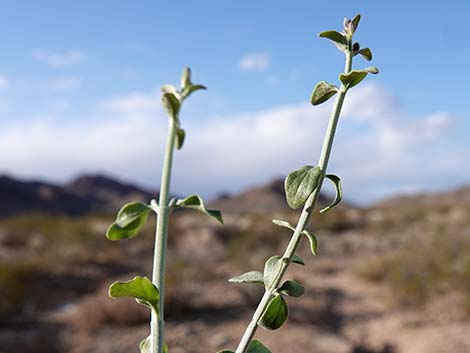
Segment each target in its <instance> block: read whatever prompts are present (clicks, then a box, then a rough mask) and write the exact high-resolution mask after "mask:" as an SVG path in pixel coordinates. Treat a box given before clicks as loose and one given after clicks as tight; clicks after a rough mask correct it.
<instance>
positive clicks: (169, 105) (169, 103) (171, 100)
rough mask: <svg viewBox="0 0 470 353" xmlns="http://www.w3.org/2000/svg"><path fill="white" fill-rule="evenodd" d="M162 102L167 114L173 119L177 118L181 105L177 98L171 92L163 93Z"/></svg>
mask: <svg viewBox="0 0 470 353" xmlns="http://www.w3.org/2000/svg"><path fill="white" fill-rule="evenodd" d="M162 103H163V108H165V110H166V112H167V113H168V115H169V116H170V117H171V118H173V119H177V118H178V113H179V111H180V106H181V102H180V101H179V99H178V98H177V97H176V96H175V95H174V94H173V93H163V96H162Z"/></svg>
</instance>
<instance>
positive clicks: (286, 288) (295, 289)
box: [279, 281, 305, 298]
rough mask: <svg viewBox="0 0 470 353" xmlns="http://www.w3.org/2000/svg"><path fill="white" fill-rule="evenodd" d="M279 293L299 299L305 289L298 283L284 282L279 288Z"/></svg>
mask: <svg viewBox="0 0 470 353" xmlns="http://www.w3.org/2000/svg"><path fill="white" fill-rule="evenodd" d="M279 292H280V293H283V294H287V295H289V296H291V297H296V298H298V297H301V296H302V295H303V294H304V292H305V288H304V286H302V285H301V284H300V283H297V282H296V281H285V282H284V283H283V284H282V286H281V288H279Z"/></svg>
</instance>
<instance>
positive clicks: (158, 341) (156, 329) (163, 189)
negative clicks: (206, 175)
mask: <svg viewBox="0 0 470 353" xmlns="http://www.w3.org/2000/svg"><path fill="white" fill-rule="evenodd" d="M169 121H170V126H169V131H168V137H167V143H166V148H165V157H164V160H163V171H162V180H161V185H160V198H159V202H158V217H157V230H156V235H155V249H154V257H153V273H152V282H153V283H154V284H155V285H156V286H157V288H158V289H159V291H160V300H159V302H158V312H159V313H158V317H157V314H156V313H155V312H154V311H153V310H152V317H151V322H150V336H151V352H152V353H162V352H163V345H164V342H165V340H164V334H165V333H164V328H165V326H164V303H165V267H166V246H167V237H168V218H169V208H168V203H169V192H170V180H171V167H172V163H173V151H174V146H175V138H176V130H177V126H176V123H175V121H174V119H171V118H170V119H169Z"/></svg>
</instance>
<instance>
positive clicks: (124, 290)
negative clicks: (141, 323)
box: [106, 68, 223, 353]
mask: <svg viewBox="0 0 470 353" xmlns="http://www.w3.org/2000/svg"><path fill="white" fill-rule="evenodd" d="M202 89H206V88H205V87H204V86H202V85H195V84H193V83H192V82H191V70H190V69H189V68H186V69H185V70H184V71H183V74H182V76H181V87H180V89H177V88H176V87H175V86H173V85H164V86H163V87H162V104H163V107H164V109H165V111H166V113H167V114H168V118H169V119H168V123H169V130H168V137H167V142H166V148H165V155H164V160H163V168H162V178H161V185H160V197H159V201H158V203H157V201H156V200H152V201H151V202H150V204H148V205H147V204H144V203H142V202H131V203H128V204H126V205H124V206H123V207H122V208H121V210H120V211H119V212H118V214H117V217H116V220H115V221H114V223H113V224H111V225H110V226H109V228H108V230H107V232H106V236H107V238H108V239H110V240H123V239H129V238H133V237H135V236H136V235H137V234H138V233H139V231H140V229H141V228H142V226H143V225H144V224H145V223H146V221H147V218H148V216H149V214H150V213H152V212H153V213H155V214H156V216H157V221H156V235H155V249H154V259H153V272H152V281H150V280H149V279H148V278H146V277H135V278H134V279H132V280H130V281H128V282H115V283H113V284H112V285H111V287H110V289H109V296H110V297H112V298H119V297H132V298H135V300H136V301H137V302H138V303H139V304H142V305H145V306H147V307H148V308H150V310H151V322H150V336H148V337H147V338H145V339H144V340H143V341H142V342H141V343H140V345H139V348H140V351H141V353H163V352H167V351H168V347H167V345H166V344H165V339H164V305H163V303H164V295H165V268H166V246H167V238H168V221H169V216H170V210H171V209H174V208H178V207H184V208H192V209H196V210H199V211H201V212H203V213H205V214H207V215H209V216H211V217H213V218H214V219H216V220H217V221H218V222H220V223H222V222H223V221H222V215H221V213H220V212H219V211H216V210H209V209H207V208H206V206H205V205H204V201H203V200H202V198H201V197H200V196H198V195H191V196H188V197H187V198H184V199H181V200H177V199H171V200H170V197H169V193H170V181H171V171H172V164H173V152H174V150H175V148H176V149H178V150H179V149H181V148H182V147H183V144H184V140H185V136H186V132H185V131H184V130H183V129H182V128H181V122H180V119H179V115H180V111H181V107H182V104H183V102H184V100H185V99H186V98H188V97H189V96H190V95H191V94H192V93H194V92H196V91H198V90H202Z"/></svg>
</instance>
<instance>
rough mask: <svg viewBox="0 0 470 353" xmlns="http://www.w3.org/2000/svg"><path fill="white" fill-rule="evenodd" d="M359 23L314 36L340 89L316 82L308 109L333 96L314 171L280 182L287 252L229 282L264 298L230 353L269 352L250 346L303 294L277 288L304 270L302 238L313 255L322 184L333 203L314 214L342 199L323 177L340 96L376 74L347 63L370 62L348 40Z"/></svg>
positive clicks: (293, 287) (294, 286)
mask: <svg viewBox="0 0 470 353" xmlns="http://www.w3.org/2000/svg"><path fill="white" fill-rule="evenodd" d="M360 19H361V16H360V15H356V16H355V17H354V18H353V19H352V20H348V19H345V20H344V28H343V32H342V33H340V32H338V31H333V30H331V31H325V32H322V33H320V34H319V36H320V37H322V38H326V39H329V40H331V41H332V42H333V43H334V44H335V45H336V47H338V49H339V50H341V51H342V52H344V54H345V56H346V64H345V68H344V72H342V73H341V74H340V75H339V81H340V86H339V87H338V86H336V85H333V84H331V83H328V82H325V81H322V82H319V83H318V84H317V85H316V86H315V88H314V89H313V93H312V96H311V103H312V104H313V105H318V104H321V103H323V102H325V101H327V100H328V99H329V98H331V97H333V96H335V95H336V101H335V103H334V105H333V110H332V112H331V116H330V120H329V124H328V128H327V131H326V134H325V139H324V142H323V147H322V150H321V154H320V159H319V162H318V166H315V167H314V166H310V165H306V166H304V167H302V168H299V169H297V170H295V171H293V172H292V173H290V174H289V175H288V176H287V178H286V179H285V183H284V187H285V194H286V199H287V203H288V205H289V207H291V208H293V209H298V208H300V207H302V206H303V210H302V213H301V214H300V217H299V220H298V223H297V225H296V226H293V225H291V224H290V223H288V222H286V221H280V220H273V222H274V224H276V225H278V226H280V227H285V228H287V229H289V230H290V231H292V232H293V234H292V237H291V239H290V241H289V243H288V245H287V248H286V250H285V252H284V254H283V255H282V256H278V255H275V256H272V257H270V258H269V259H268V260H267V261H266V264H265V266H264V272H263V273H261V272H259V271H250V272H247V273H244V274H242V275H240V276H238V277H235V278H232V279H230V281H231V282H235V283H252V284H259V285H262V286H264V287H265V292H264V295H263V297H262V298H261V300H260V302H259V304H258V307H257V308H256V311H255V312H254V314H253V318H252V319H251V321H250V323H249V324H248V326H247V328H246V330H245V332H244V334H243V336H242V338H241V340H240V343H239V345H238V347H237V349H236V351H235V353H245V352H248V353H270V350H269V349H268V348H267V347H266V346H264V345H263V344H262V343H261V342H260V341H258V340H254V339H253V338H254V336H255V333H256V330H257V328H258V326H261V327H263V328H266V329H268V330H276V329H278V328H279V327H281V325H282V324H283V323H284V322H285V321H286V319H287V314H288V308H287V303H286V301H285V299H284V297H285V296H291V297H300V296H301V295H302V294H303V293H304V287H303V286H302V285H301V284H300V283H298V282H296V281H294V280H286V281H284V282H283V277H284V274H285V273H286V270H287V268H288V267H289V265H290V264H291V263H294V264H299V265H304V261H303V260H302V258H301V257H300V256H299V255H298V254H296V251H297V249H298V247H299V244H300V241H301V239H302V238H303V237H305V238H307V239H308V241H309V243H310V250H311V252H312V254H313V255H316V253H317V239H316V237H315V234H314V233H313V232H311V231H309V230H307V229H306V226H307V225H308V223H309V221H310V219H311V217H312V214H313V212H314V208H315V203H316V201H317V199H318V196H319V195H320V190H321V187H322V184H323V181H324V180H325V179H328V180H330V181H331V182H332V183H333V185H334V186H335V188H336V197H335V199H334V201H333V203H332V204H331V205H329V206H327V207H325V208H323V209H322V210H320V213H323V212H326V211H328V210H330V209H331V208H332V207H334V206H335V205H337V204H338V203H339V202H340V201H341V198H342V191H341V182H340V178H339V177H338V176H336V175H334V174H327V166H328V160H329V158H330V154H331V149H332V146H333V139H334V135H335V131H336V127H337V124H338V120H339V117H340V112H341V108H342V106H343V102H344V98H345V96H346V93H347V92H348V91H349V89H351V88H352V87H354V86H356V85H357V84H358V83H360V82H361V81H362V80H363V79H364V78H365V77H366V76H367V75H368V74H377V73H378V69H377V68H376V67H368V68H366V69H361V70H353V69H352V61H353V58H354V57H355V56H357V55H360V56H362V57H363V58H364V59H365V60H367V61H369V60H372V52H371V50H370V49H369V48H361V47H360V45H359V43H357V42H354V41H353V35H354V33H355V31H356V29H357V26H358V24H359V20H360ZM219 353H234V352H233V351H231V350H223V351H220V352H219Z"/></svg>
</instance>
